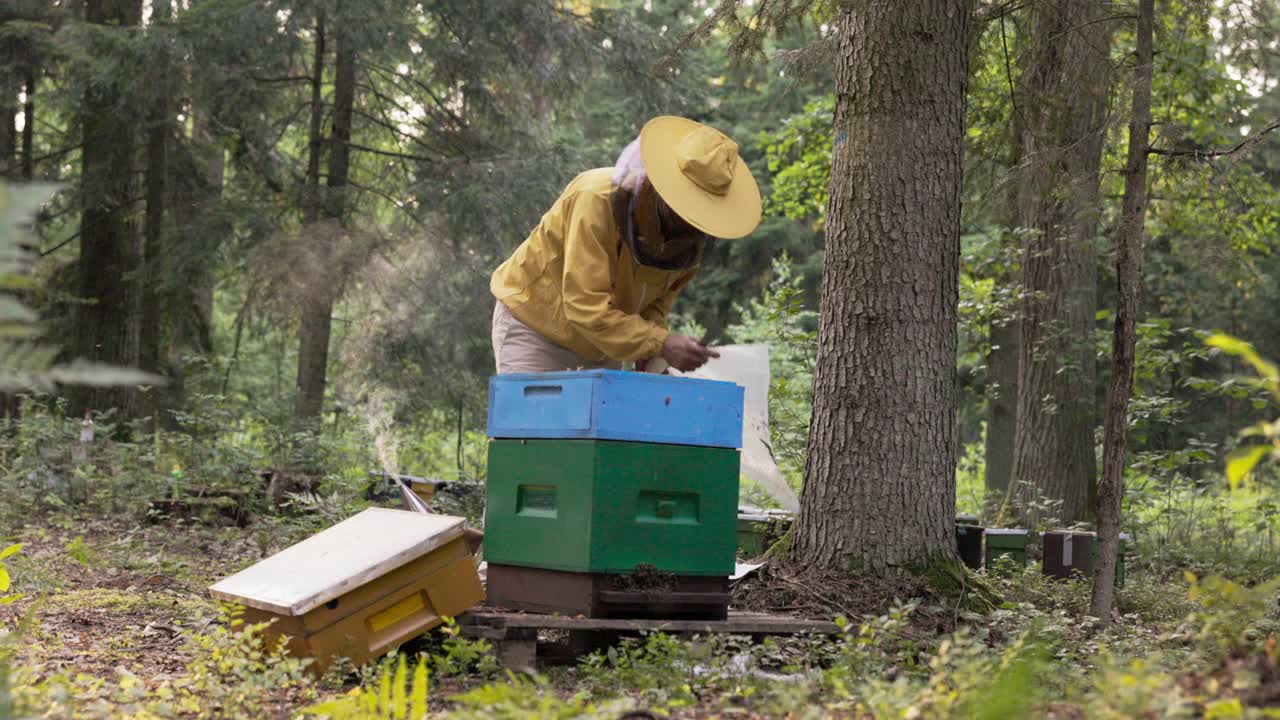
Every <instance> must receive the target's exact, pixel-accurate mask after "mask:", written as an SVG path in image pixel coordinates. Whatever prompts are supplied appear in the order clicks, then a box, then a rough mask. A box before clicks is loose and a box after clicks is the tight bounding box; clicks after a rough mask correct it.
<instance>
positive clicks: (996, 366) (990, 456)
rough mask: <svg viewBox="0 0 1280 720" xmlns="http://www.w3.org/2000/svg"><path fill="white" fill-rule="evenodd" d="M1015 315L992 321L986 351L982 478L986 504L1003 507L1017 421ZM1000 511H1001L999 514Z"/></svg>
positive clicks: (1017, 332) (1017, 328)
mask: <svg viewBox="0 0 1280 720" xmlns="http://www.w3.org/2000/svg"><path fill="white" fill-rule="evenodd" d="M1021 334H1022V326H1021V323H1020V322H1019V321H1018V320H1017V318H1011V319H1007V320H1004V321H1002V322H994V321H993V322H992V323H991V329H990V338H991V351H990V352H988V353H987V440H986V452H985V458H986V461H985V480H986V487H987V502H988V504H992V503H994V504H996V505H997V506H999V507H1001V508H1004V507H1005V506H1006V504H1007V503H1006V500H1007V499H1008V498H1009V490H1010V487H1011V486H1012V478H1013V440H1014V433H1015V432H1016V430H1017V420H1018V347H1019V343H1020V340H1021V338H1020V336H1021ZM1002 514H1003V513H1002Z"/></svg>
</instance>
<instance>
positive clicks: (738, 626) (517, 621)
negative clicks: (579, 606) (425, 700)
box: [459, 610, 840, 635]
mask: <svg viewBox="0 0 1280 720" xmlns="http://www.w3.org/2000/svg"><path fill="white" fill-rule="evenodd" d="M459 620H460V621H464V622H466V623H468V624H472V625H477V626H481V627H489V628H494V629H525V628H536V629H540V630H630V631H649V632H667V633H727V634H739V635H793V634H804V633H815V634H822V635H836V634H839V633H840V628H839V626H837V625H836V624H835V623H833V622H826V621H822V620H804V619H802V618H794V617H789V616H786V615H770V614H767V613H749V612H737V611H730V612H729V619H728V620H625V619H616V618H582V617H564V616H561V615H539V614H534V613H505V612H500V611H490V610H472V611H471V612H469V613H467V614H466V615H464V616H462V617H461V618H459Z"/></svg>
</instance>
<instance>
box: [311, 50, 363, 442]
mask: <svg viewBox="0 0 1280 720" xmlns="http://www.w3.org/2000/svg"><path fill="white" fill-rule="evenodd" d="M335 44H336V55H337V62H336V65H335V72H334V87H333V133H332V138H331V141H330V143H329V172H328V183H327V184H328V189H327V192H326V193H325V198H324V203H323V209H324V214H325V216H326V218H328V219H330V220H332V221H334V224H335V225H341V224H342V222H343V219H344V217H345V215H346V185H347V176H348V172H349V167H350V159H351V116H352V111H353V109H354V105H355V66H356V59H355V48H354V47H352V44H351V38H350V35H349V34H348V33H346V32H344V30H343V29H341V28H339V30H338V32H337V42H336V43H335ZM321 67H323V65H322V64H317V69H319V68H321ZM314 97H315V96H314V95H313V99H314ZM313 127H314V126H313ZM321 241H322V242H329V243H333V242H338V238H337V237H331V236H330V234H329V233H323V234H322V238H321ZM335 255H336V253H326V252H320V253H319V256H320V257H321V258H322V262H324V263H325V267H324V271H323V272H321V273H318V274H317V275H316V276H315V278H314V280H313V282H311V283H309V287H308V291H307V292H306V293H305V296H304V298H303V301H302V319H301V324H300V330H299V335H300V338H299V339H300V343H299V347H298V417H299V418H300V419H313V418H316V417H319V415H320V412H321V409H322V407H323V405H324V390H325V375H326V371H327V369H328V364H329V340H330V334H331V332H330V331H331V328H332V316H333V306H334V303H335V302H336V301H337V298H338V295H339V293H340V285H341V283H340V282H339V281H337V278H338V277H339V276H340V274H341V273H340V272H339V270H340V268H334V267H331V262H330V261H331V259H332V258H333V257H334V256H335Z"/></svg>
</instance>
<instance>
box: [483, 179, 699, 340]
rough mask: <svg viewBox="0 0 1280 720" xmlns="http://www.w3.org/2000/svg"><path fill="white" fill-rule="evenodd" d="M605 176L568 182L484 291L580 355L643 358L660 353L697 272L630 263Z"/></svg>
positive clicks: (535, 327) (539, 331) (550, 337)
mask: <svg viewBox="0 0 1280 720" xmlns="http://www.w3.org/2000/svg"><path fill="white" fill-rule="evenodd" d="M612 177H613V169H612V168H599V169H596V170H588V171H586V172H584V173H582V174H581V175H579V176H578V177H576V178H574V179H573V182H571V183H569V186H568V187H566V188H565V189H564V192H563V193H562V194H561V195H560V198H559V199H558V200H556V203H555V205H553V206H552V207H551V209H550V210H548V211H547V213H546V214H545V215H543V216H542V221H541V222H539V223H538V226H537V227H536V228H534V229H533V232H532V233H530V235H529V237H528V239H526V240H525V241H524V242H523V243H522V244H521V245H520V247H518V248H516V251H515V252H514V253H513V254H512V255H511V257H510V258H508V259H507V261H506V262H504V263H503V264H502V265H500V266H499V267H498V269H497V270H495V271H494V273H493V277H492V279H491V280H490V282H489V289H490V290H491V291H492V292H493V296H494V297H495V298H497V299H498V300H500V301H501V302H502V303H503V304H505V305H506V306H507V307H508V308H510V310H511V314H513V315H515V316H516V318H518V319H519V320H520V322H523V323H524V324H525V325H528V326H529V327H530V328H532V329H533V330H535V331H537V332H538V333H540V334H541V335H542V336H543V337H546V338H547V339H548V340H551V341H552V342H554V343H556V344H557V345H560V346H562V347H565V348H568V349H569V350H572V351H574V352H576V353H578V354H579V355H582V356H583V357H586V358H590V359H593V360H601V359H606V358H608V359H612V360H645V359H649V358H653V357H657V356H659V355H661V354H662V344H663V343H664V342H665V341H666V339H667V327H666V318H667V313H668V312H670V311H671V306H672V305H673V304H675V301H676V296H677V295H678V294H679V292H680V289H681V288H683V287H684V286H685V285H686V284H688V282H689V281H690V280H692V279H693V276H694V274H695V273H697V270H698V269H697V267H696V266H695V267H693V268H691V269H685V270H678V271H670V270H662V269H659V268H653V267H648V266H645V265H641V264H640V263H639V262H637V261H636V259H635V256H634V255H633V253H632V251H631V247H630V244H629V243H627V242H623V240H622V234H621V232H620V231H619V229H618V223H617V221H616V220H615V217H614V210H613V205H612V202H611V198H612V195H613V192H614V187H613V182H612Z"/></svg>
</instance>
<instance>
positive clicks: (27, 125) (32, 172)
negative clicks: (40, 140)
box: [22, 65, 36, 182]
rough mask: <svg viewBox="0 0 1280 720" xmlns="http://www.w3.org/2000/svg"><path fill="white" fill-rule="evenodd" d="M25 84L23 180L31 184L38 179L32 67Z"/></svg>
mask: <svg viewBox="0 0 1280 720" xmlns="http://www.w3.org/2000/svg"><path fill="white" fill-rule="evenodd" d="M23 84H24V85H25V87H26V91H27V101H26V102H24V103H23V104H22V120H23V125H22V179H23V180H26V181H28V182H30V181H32V180H34V179H35V177H36V155H35V137H36V71H35V68H32V67H31V66H30V65H28V66H27V71H26V76H25V78H24V80H23Z"/></svg>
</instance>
